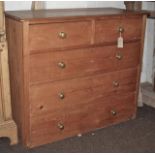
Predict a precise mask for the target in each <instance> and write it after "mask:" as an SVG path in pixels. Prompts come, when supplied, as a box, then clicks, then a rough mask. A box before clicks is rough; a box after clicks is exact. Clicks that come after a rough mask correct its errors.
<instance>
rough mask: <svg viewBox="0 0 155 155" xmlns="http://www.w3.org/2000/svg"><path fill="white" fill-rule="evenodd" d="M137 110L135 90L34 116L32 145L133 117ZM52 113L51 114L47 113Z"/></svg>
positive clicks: (32, 119) (32, 120)
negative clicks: (62, 110)
mask: <svg viewBox="0 0 155 155" xmlns="http://www.w3.org/2000/svg"><path fill="white" fill-rule="evenodd" d="M135 112H136V104H135V94H134V93H129V94H124V95H123V96H121V97H120V96H115V95H114V96H110V97H107V98H103V97H102V98H100V99H96V100H95V102H94V101H93V102H91V103H90V104H88V105H87V104H85V105H83V106H81V107H80V108H78V109H77V108H73V111H67V112H66V111H64V112H62V113H60V114H58V115H57V116H52V113H47V114H46V115H45V117H42V118H41V119H40V118H38V116H37V115H36V117H35V118H31V131H32V132H31V142H32V144H31V145H32V146H35V145H40V144H43V143H47V142H53V141H57V140H60V139H63V138H67V137H70V136H73V135H77V134H79V133H85V132H88V131H92V130H95V129H98V128H103V127H105V126H109V125H112V124H115V123H119V122H122V121H126V120H128V119H131V118H132V117H133V115H135ZM47 115H48V116H49V117H48V118H47V117H46V116H47Z"/></svg>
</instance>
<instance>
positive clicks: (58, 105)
mask: <svg viewBox="0 0 155 155" xmlns="http://www.w3.org/2000/svg"><path fill="white" fill-rule="evenodd" d="M136 83H137V69H129V70H123V71H118V72H113V73H109V74H101V75H96V76H90V77H84V78H77V79H71V80H65V81H58V82H51V83H46V84H40V85H32V86H31V87H30V99H29V100H30V104H31V116H32V117H35V116H37V118H42V117H44V118H46V114H48V113H49V114H52V115H54V114H56V115H57V113H61V112H66V111H72V108H74V107H76V108H77V109H78V108H80V107H81V106H82V105H85V104H87V105H88V104H89V103H91V102H94V104H95V103H96V102H95V100H97V99H101V98H103V97H106V96H109V95H111V94H115V95H118V94H120V93H121V94H122V95H123V94H124V93H127V92H128V93H129V92H135V91H136V86H137V85H136Z"/></svg>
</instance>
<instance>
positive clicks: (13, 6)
mask: <svg viewBox="0 0 155 155" xmlns="http://www.w3.org/2000/svg"><path fill="white" fill-rule="evenodd" d="M44 3H45V7H46V8H47V9H50V8H51V9H52V8H92V7H116V8H125V5H124V3H123V1H46V2H44ZM30 8H31V1H6V2H5V9H6V10H29V9H30ZM143 9H147V10H155V4H154V3H151V2H143ZM154 29H155V28H154V20H151V19H149V20H147V26H146V39H145V46H144V58H143V70H142V76H141V81H142V82H144V81H149V82H152V79H151V78H152V56H153V49H154V35H152V34H154Z"/></svg>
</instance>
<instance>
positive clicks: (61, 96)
mask: <svg viewBox="0 0 155 155" xmlns="http://www.w3.org/2000/svg"><path fill="white" fill-rule="evenodd" d="M59 98H60V99H61V100H62V99H64V98H65V95H64V93H63V92H61V93H59Z"/></svg>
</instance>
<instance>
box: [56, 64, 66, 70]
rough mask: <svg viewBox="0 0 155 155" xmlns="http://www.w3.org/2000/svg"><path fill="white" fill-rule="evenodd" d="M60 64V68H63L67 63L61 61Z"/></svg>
mask: <svg viewBox="0 0 155 155" xmlns="http://www.w3.org/2000/svg"><path fill="white" fill-rule="evenodd" d="M58 66H59V67H60V68H62V69H63V68H65V67H66V65H65V63H64V62H59V63H58Z"/></svg>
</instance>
